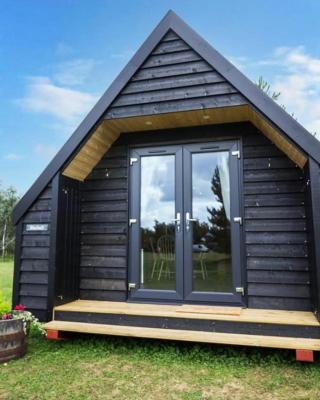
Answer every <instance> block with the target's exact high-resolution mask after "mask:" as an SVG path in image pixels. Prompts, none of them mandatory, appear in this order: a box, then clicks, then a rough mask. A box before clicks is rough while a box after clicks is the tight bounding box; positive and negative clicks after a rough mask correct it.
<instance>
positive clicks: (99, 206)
mask: <svg viewBox="0 0 320 400" xmlns="http://www.w3.org/2000/svg"><path fill="white" fill-rule="evenodd" d="M127 209H128V202H127V201H103V202H102V201H99V202H93V201H91V202H86V203H85V202H82V205H81V211H84V212H99V211H127Z"/></svg>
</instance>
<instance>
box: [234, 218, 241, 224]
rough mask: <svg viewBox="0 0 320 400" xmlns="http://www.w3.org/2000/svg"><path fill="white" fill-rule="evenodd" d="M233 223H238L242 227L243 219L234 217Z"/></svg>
mask: <svg viewBox="0 0 320 400" xmlns="http://www.w3.org/2000/svg"><path fill="white" fill-rule="evenodd" d="M233 222H236V223H237V224H239V225H242V218H241V217H234V218H233Z"/></svg>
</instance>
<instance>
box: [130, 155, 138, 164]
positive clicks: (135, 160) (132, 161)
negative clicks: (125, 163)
mask: <svg viewBox="0 0 320 400" xmlns="http://www.w3.org/2000/svg"><path fill="white" fill-rule="evenodd" d="M137 161H138V159H137V157H131V158H130V165H133V163H135V162H137Z"/></svg>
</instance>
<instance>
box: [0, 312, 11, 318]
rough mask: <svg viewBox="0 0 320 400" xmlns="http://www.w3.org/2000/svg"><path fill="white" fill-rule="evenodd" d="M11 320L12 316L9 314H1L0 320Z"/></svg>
mask: <svg viewBox="0 0 320 400" xmlns="http://www.w3.org/2000/svg"><path fill="white" fill-rule="evenodd" d="M12 318H13V316H12V314H11V313H4V314H2V317H1V319H2V320H5V319H12Z"/></svg>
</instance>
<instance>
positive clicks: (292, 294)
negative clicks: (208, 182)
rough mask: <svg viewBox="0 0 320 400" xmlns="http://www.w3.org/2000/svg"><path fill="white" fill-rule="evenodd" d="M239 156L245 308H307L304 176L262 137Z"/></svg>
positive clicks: (253, 138)
mask: <svg viewBox="0 0 320 400" xmlns="http://www.w3.org/2000/svg"><path fill="white" fill-rule="evenodd" d="M243 154H244V160H243V168H244V170H243V180H244V231H245V251H246V266H247V282H248V306H249V307H253V308H271V309H288V310H310V309H311V302H310V273H309V257H308V255H309V251H308V237H307V222H306V207H305V200H306V179H305V176H304V172H303V171H302V170H301V169H300V168H298V167H296V166H295V165H294V164H293V163H292V162H291V161H290V160H289V159H288V158H287V157H286V156H284V155H283V154H282V153H281V152H280V151H279V150H278V149H277V148H276V147H275V146H273V145H272V144H271V143H270V141H269V140H267V139H266V138H265V137H264V136H263V135H261V134H255V135H252V134H251V135H245V136H244V137H243Z"/></svg>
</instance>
